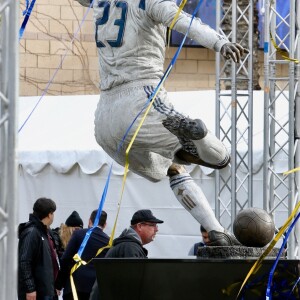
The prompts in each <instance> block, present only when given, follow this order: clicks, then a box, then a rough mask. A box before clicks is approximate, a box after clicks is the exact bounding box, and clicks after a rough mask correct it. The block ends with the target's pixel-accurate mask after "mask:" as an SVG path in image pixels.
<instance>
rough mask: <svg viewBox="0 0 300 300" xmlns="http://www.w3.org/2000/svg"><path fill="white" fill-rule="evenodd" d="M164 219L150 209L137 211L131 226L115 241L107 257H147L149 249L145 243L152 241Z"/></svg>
mask: <svg viewBox="0 0 300 300" xmlns="http://www.w3.org/2000/svg"><path fill="white" fill-rule="evenodd" d="M163 222H164V221H162V220H159V219H157V218H156V217H154V215H153V213H152V211H151V210H149V209H142V210H138V211H137V212H135V213H134V214H133V216H132V219H131V222H130V223H131V226H130V227H129V228H127V229H125V230H124V231H123V232H122V233H121V235H120V236H119V237H118V238H116V239H115V240H114V241H113V246H112V248H111V249H109V251H108V252H107V254H106V256H105V257H109V258H113V257H136V258H147V255H148V250H147V249H145V248H144V247H143V245H146V244H149V243H151V242H152V241H153V240H154V238H155V235H156V233H157V231H158V225H157V224H161V223H163Z"/></svg>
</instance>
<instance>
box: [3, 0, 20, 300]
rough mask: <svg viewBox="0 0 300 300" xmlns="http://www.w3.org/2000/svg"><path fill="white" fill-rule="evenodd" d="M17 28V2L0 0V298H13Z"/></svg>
mask: <svg viewBox="0 0 300 300" xmlns="http://www.w3.org/2000/svg"><path fill="white" fill-rule="evenodd" d="M18 26H19V1H15V0H0V269H1V275H0V299H17V234H16V229H17V189H16V175H17V172H16V113H15V112H16V102H17V98H18V94H19V81H18V76H19V65H18V57H19V49H18V34H19V33H18Z"/></svg>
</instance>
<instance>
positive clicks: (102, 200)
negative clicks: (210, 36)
mask: <svg viewBox="0 0 300 300" xmlns="http://www.w3.org/2000/svg"><path fill="white" fill-rule="evenodd" d="M202 1H203V0H200V1H199V3H198V5H197V7H196V9H195V10H194V12H193V15H192V18H191V22H190V24H189V27H188V29H187V32H186V33H185V36H184V38H183V40H182V42H181V44H180V46H179V47H178V49H177V51H176V53H175V55H174V56H173V58H172V60H171V62H170V64H169V66H168V68H167V70H166V72H165V73H164V75H163V76H162V78H161V80H160V82H159V83H158V85H157V87H156V88H155V89H154V91H153V92H152V94H151V95H150V96H149V98H148V99H147V101H146V103H145V105H144V106H143V108H142V109H141V111H140V112H139V113H138V114H137V115H136V116H135V118H134V119H133V121H132V122H131V124H130V125H129V127H128V128H127V130H126V132H125V134H124V136H123V138H122V140H121V142H120V144H119V146H118V148H117V151H116V153H118V152H119V151H120V149H121V147H122V146H123V144H124V141H125V139H126V137H127V135H128V133H129V132H130V130H131V128H132V126H133V125H134V123H135V122H136V120H137V119H138V117H139V116H140V115H141V114H142V112H143V111H144V110H145V109H146V108H147V106H148V105H149V103H150V102H151V100H152V99H153V97H154V95H155V94H156V92H157V91H158V89H159V88H160V86H161V84H162V83H163V81H164V79H165V78H167V77H168V75H169V74H170V73H169V72H168V71H169V70H170V69H171V68H172V67H173V65H174V64H175V62H176V60H177V58H178V55H179V53H180V51H181V49H182V47H183V44H184V42H185V40H186V38H187V35H188V33H189V31H190V28H191V25H192V22H193V20H194V17H195V15H196V13H197V12H198V10H199V8H200V6H201V4H202ZM111 168H112V165H111ZM111 168H110V172H109V176H108V178H107V181H106V185H105V189H104V191H103V194H102V197H101V202H100V206H101V211H102V207H103V206H104V203H105V200H106V194H107V189H108V184H109V181H110V175H111ZM101 211H100V207H99V209H98V212H97V216H98V215H99V216H100V213H101ZM95 223H96V220H95ZM95 223H94V226H93V228H91V229H89V230H88V231H87V233H86V236H85V238H84V240H83V241H82V243H81V245H80V247H79V250H78V255H79V256H80V257H81V255H82V252H83V251H84V248H85V246H86V244H87V241H88V240H89V238H90V235H91V233H92V231H93V229H94V228H95ZM96 224H98V223H96Z"/></svg>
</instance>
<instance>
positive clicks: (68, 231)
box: [52, 210, 83, 258]
mask: <svg viewBox="0 0 300 300" xmlns="http://www.w3.org/2000/svg"><path fill="white" fill-rule="evenodd" d="M82 228H83V221H82V219H81V217H80V216H79V214H78V212H77V211H76V210H74V211H73V212H72V213H71V215H70V216H69V217H68V218H67V219H66V222H65V223H62V224H61V225H60V227H57V228H55V229H53V230H52V231H53V236H54V237H55V243H56V249H58V250H57V252H58V257H59V258H61V257H62V255H63V253H64V251H65V250H66V248H67V245H68V243H69V241H70V238H71V236H72V234H73V231H75V230H78V229H82Z"/></svg>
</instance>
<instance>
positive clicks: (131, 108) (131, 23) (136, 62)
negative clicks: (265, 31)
mask: <svg viewBox="0 0 300 300" xmlns="http://www.w3.org/2000/svg"><path fill="white" fill-rule="evenodd" d="M77 1H79V2H80V3H81V4H82V5H86V6H89V5H90V1H89V0H77ZM93 9H94V21H95V39H96V46H97V48H98V56H99V65H100V78H101V82H100V88H101V93H100V100H99V102H98V106H97V110H96V112H95V121H94V123H95V138H96V141H97V142H98V144H99V145H100V146H101V147H102V148H103V149H104V151H105V152H106V153H107V154H108V155H110V156H111V157H112V158H113V159H114V160H115V161H117V162H118V163H119V164H121V165H123V166H125V164H126V161H127V160H128V159H129V162H130V163H129V169H130V170H131V171H133V172H134V173H136V174H138V175H140V176H143V177H145V178H147V179H148V180H150V181H153V182H158V181H161V180H162V179H164V178H165V177H166V176H169V177H170V185H171V188H172V190H173V192H174V194H175V196H176V197H177V199H178V200H179V202H180V203H181V204H182V205H183V206H184V207H185V208H186V209H187V211H188V212H189V213H190V214H191V215H192V216H193V217H194V218H195V219H196V220H197V221H198V222H199V223H200V224H203V226H205V228H206V229H207V230H208V233H209V237H210V243H211V244H212V245H216V246H229V245H235V244H236V243H237V240H236V239H235V237H234V236H233V235H232V234H230V233H227V232H226V231H225V229H224V228H223V226H222V225H221V224H220V223H219V222H218V220H217V219H216V218H215V215H214V213H213V210H212V209H211V207H210V205H209V203H208V201H207V199H206V197H205V195H204V194H203V192H202V190H201V189H200V187H199V186H197V185H196V184H195V183H194V182H193V180H192V178H191V177H190V176H189V174H188V173H187V172H186V170H185V168H184V167H183V166H182V165H188V164H191V163H194V164H198V165H202V166H206V167H210V168H214V169H222V168H225V167H226V166H227V165H228V164H229V162H230V155H229V152H228V151H227V149H226V147H225V146H224V145H223V143H222V142H221V141H220V140H219V139H218V138H217V137H216V136H214V135H213V134H212V133H211V132H210V131H209V130H208V129H207V128H206V125H205V124H204V122H203V121H202V120H201V119H198V118H197V119H191V118H189V117H188V116H186V115H184V113H182V112H180V111H177V110H176V109H175V108H174V107H173V105H172V103H171V102H170V100H169V98H168V94H167V91H166V90H165V89H164V87H163V86H162V85H161V88H160V89H158V88H157V87H158V86H159V84H160V83H161V82H162V79H163V75H164V72H163V68H164V59H165V49H166V47H165V45H166V30H167V27H170V26H171V24H172V22H173V20H174V17H175V16H176V15H177V12H178V11H179V8H178V6H177V5H176V3H175V2H174V1H161V0H151V1H149V0H133V1H130V2H118V1H117V2H110V1H94V6H93ZM191 19H192V16H191V15H189V14H187V13H185V12H180V13H179V15H178V18H177V20H176V21H174V27H173V29H174V30H176V31H178V32H181V33H185V32H186V31H187V30H188V29H189V33H188V36H189V37H190V38H192V39H193V40H195V41H197V42H198V43H199V44H200V45H202V46H204V47H206V48H209V49H213V50H214V51H218V52H220V53H221V55H222V56H223V57H224V58H225V59H232V60H233V61H234V62H235V63H239V61H240V59H241V56H242V55H243V54H244V52H246V50H245V49H244V48H243V47H242V46H241V45H239V44H236V43H231V42H230V41H229V40H228V39H227V38H226V37H225V36H222V35H220V34H218V33H217V32H216V31H215V30H213V29H212V28H210V27H209V26H208V25H206V24H204V23H203V22H202V21H201V20H200V19H199V18H195V19H194V20H193V22H192V23H191ZM190 24H191V26H190ZM150 100H153V102H152V106H151V109H150V110H149V112H148V114H147V117H146V118H145V119H143V118H144V112H145V108H146V107H147V105H148V104H149V101H150ZM183 101H184V99H183ZM142 112H143V113H142ZM142 120H143V126H141V127H140V128H139V133H138V135H135V132H136V130H137V128H138V127H139V124H141V121H142ZM133 121H135V122H134V123H133ZM131 125H132V126H131ZM103 128H105V130H103ZM129 129H130V130H129ZM133 137H134V138H135V139H134V143H132V144H131V141H132V139H133ZM121 141H122V145H121V146H120V143H121ZM129 145H131V148H130V151H129V152H128V157H127V154H126V150H127V149H128V147H129ZM178 164H179V165H178ZM190 191H192V192H190Z"/></svg>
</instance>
